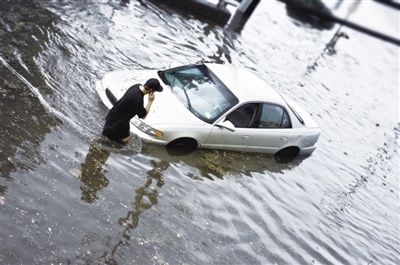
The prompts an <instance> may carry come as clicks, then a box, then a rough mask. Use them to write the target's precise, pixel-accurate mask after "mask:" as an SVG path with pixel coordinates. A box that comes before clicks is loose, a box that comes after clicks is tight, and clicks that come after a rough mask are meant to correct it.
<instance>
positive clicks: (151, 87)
mask: <svg viewBox="0 0 400 265" xmlns="http://www.w3.org/2000/svg"><path fill="white" fill-rule="evenodd" d="M144 88H145V89H146V90H147V91H149V92H151V91H158V92H161V91H163V87H162V86H161V85H160V82H158V80H157V79H155V78H150V79H149V80H147V81H146V83H145V84H144Z"/></svg>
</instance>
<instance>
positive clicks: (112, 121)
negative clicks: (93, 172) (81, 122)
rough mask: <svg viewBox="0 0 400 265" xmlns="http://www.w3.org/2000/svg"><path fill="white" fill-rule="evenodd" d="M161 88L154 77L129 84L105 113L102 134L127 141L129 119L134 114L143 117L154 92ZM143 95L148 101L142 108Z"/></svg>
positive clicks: (122, 141)
mask: <svg viewBox="0 0 400 265" xmlns="http://www.w3.org/2000/svg"><path fill="white" fill-rule="evenodd" d="M162 90H163V88H162V86H161V85H160V82H158V80H157V79H155V78H150V79H149V80H147V81H146V83H145V84H144V85H141V84H136V85H133V86H131V87H130V88H129V89H128V90H127V91H126V92H125V94H124V95H123V96H122V98H120V100H118V101H117V102H115V104H114V106H113V107H112V109H111V110H110V111H109V113H108V114H107V117H106V123H105V125H104V128H103V135H104V136H106V137H107V138H108V139H110V140H112V141H115V142H118V143H122V144H127V143H129V140H130V136H129V121H130V120H131V119H132V118H133V117H134V116H135V115H138V116H139V118H145V117H146V116H147V114H148V113H149V111H150V107H151V104H152V103H153V101H154V92H155V91H158V92H161V91H162ZM145 95H148V102H147V105H146V107H145V108H144V107H143V97H144V96H145Z"/></svg>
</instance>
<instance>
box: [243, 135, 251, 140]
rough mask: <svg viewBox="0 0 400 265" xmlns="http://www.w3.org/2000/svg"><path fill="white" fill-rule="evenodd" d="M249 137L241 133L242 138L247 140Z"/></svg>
mask: <svg viewBox="0 0 400 265" xmlns="http://www.w3.org/2000/svg"><path fill="white" fill-rule="evenodd" d="M249 138H250V136H248V135H242V140H248V139H249Z"/></svg>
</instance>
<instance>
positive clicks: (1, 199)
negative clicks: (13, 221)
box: [0, 196, 6, 205]
mask: <svg viewBox="0 0 400 265" xmlns="http://www.w3.org/2000/svg"><path fill="white" fill-rule="evenodd" d="M4 203H6V199H5V198H4V196H0V205H3V204H4Z"/></svg>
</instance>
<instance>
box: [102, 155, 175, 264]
mask: <svg viewBox="0 0 400 265" xmlns="http://www.w3.org/2000/svg"><path fill="white" fill-rule="evenodd" d="M150 166H151V167H152V169H151V170H149V171H147V172H146V177H145V183H144V184H143V185H142V186H140V187H139V188H137V189H136V190H135V197H134V201H133V202H132V209H131V210H129V211H128V212H127V214H126V216H125V217H121V218H119V220H118V223H119V224H120V225H122V226H123V227H125V229H124V231H123V232H122V236H121V237H122V238H121V239H120V240H119V241H118V242H117V243H116V244H115V245H113V246H112V247H111V250H110V252H105V253H104V254H103V255H102V257H101V259H100V260H101V261H103V262H106V263H107V264H116V263H117V262H116V261H115V260H114V256H115V254H116V252H117V251H118V248H119V247H120V246H121V245H127V244H129V241H130V240H131V233H132V230H134V229H135V228H136V227H137V226H138V224H139V217H140V215H141V214H142V213H143V212H144V211H146V210H148V209H150V208H151V207H153V206H154V205H156V204H157V203H158V193H159V191H160V189H161V187H162V186H163V185H164V176H163V175H162V173H163V172H164V171H165V170H167V168H168V167H169V164H168V163H167V162H165V161H160V162H156V161H154V160H151V161H150Z"/></svg>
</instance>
